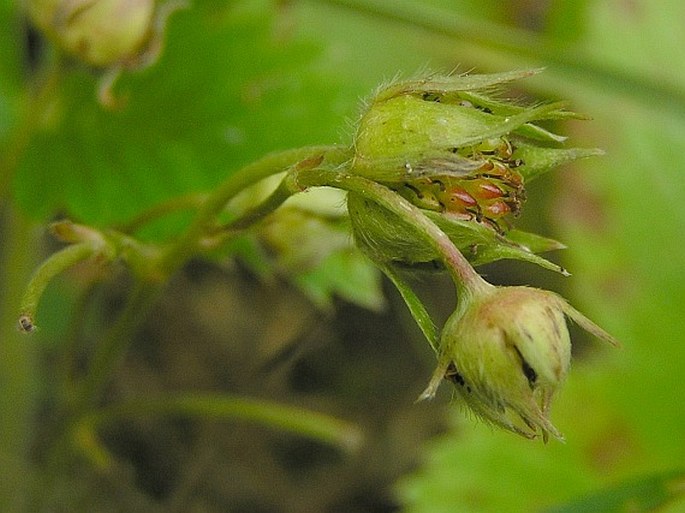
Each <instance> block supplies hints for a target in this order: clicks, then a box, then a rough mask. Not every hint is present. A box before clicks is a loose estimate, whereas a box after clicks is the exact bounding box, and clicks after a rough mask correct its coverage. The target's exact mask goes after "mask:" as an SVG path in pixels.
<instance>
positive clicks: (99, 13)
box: [28, 0, 155, 67]
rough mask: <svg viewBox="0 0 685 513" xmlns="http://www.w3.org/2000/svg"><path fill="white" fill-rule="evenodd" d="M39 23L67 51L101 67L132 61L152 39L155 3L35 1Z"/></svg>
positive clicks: (31, 6)
mask: <svg viewBox="0 0 685 513" xmlns="http://www.w3.org/2000/svg"><path fill="white" fill-rule="evenodd" d="M28 7H29V12H30V14H31V16H32V17H33V19H34V21H35V22H36V24H37V25H38V26H39V27H40V28H41V29H43V30H44V31H46V32H47V34H48V35H49V36H51V37H52V38H53V39H54V40H55V41H56V42H57V43H58V44H59V45H60V46H61V47H62V48H63V49H64V50H65V51H67V52H68V53H71V54H72V55H75V56H77V57H78V58H80V59H81V60H83V61H85V62H86V63H88V64H90V65H92V66H97V67H108V66H111V65H113V64H117V63H122V62H125V61H129V60H132V59H133V58H134V56H135V55H136V54H138V53H140V52H142V51H143V49H144V48H145V46H146V45H147V43H148V42H149V40H150V37H151V34H152V25H153V20H154V15H155V1H154V0H97V1H94V0H49V1H48V0H33V1H30V2H29V3H28Z"/></svg>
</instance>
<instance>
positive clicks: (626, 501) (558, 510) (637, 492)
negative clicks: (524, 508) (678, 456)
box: [544, 470, 685, 513]
mask: <svg viewBox="0 0 685 513" xmlns="http://www.w3.org/2000/svg"><path fill="white" fill-rule="evenodd" d="M683 496H685V471H682V470H680V471H677V472H668V473H660V474H656V475H652V476H645V477H642V478H639V479H636V480H631V481H629V482H627V483H623V484H620V485H618V486H614V487H611V488H608V489H605V490H602V491H600V492H598V493H596V494H593V495H590V496H588V497H584V498H582V499H580V500H577V501H573V502H570V503H568V504H565V505H563V506H556V507H554V508H549V509H546V510H545V511H544V513H599V512H601V513H625V512H626V511H630V512H631V513H648V512H650V511H657V510H659V511H663V510H662V508H664V507H665V506H668V505H669V504H671V503H673V502H674V501H675V500H678V499H680V498H682V497H683Z"/></svg>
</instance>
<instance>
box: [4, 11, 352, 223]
mask: <svg viewBox="0 0 685 513" xmlns="http://www.w3.org/2000/svg"><path fill="white" fill-rule="evenodd" d="M278 21H279V19H278V16H277V13H275V12H274V11H273V9H271V10H267V9H266V8H265V7H264V4H263V2H257V1H242V2H233V3H231V4H229V5H228V6H226V7H224V8H223V9H222V10H217V9H216V7H215V6H209V5H203V4H200V5H199V6H197V7H194V8H192V9H189V10H186V11H182V12H179V13H177V14H176V15H174V17H172V19H171V23H170V27H169V31H168V34H167V39H168V41H167V45H166V48H165V51H164V53H163V55H162V58H161V59H160V61H159V62H158V63H157V64H156V65H154V66H152V67H151V68H150V69H148V70H146V71H144V72H140V73H133V74H127V75H126V76H124V77H123V79H122V80H120V82H119V83H118V84H117V86H116V89H115V94H117V95H118V96H119V97H121V98H124V99H125V100H126V102H125V105H124V106H122V107H121V108H120V109H119V110H116V111H114V112H110V111H106V110H104V109H103V108H102V107H101V106H100V105H98V104H97V102H96V98H95V94H96V87H97V84H96V78H97V74H96V73H92V74H88V73H86V72H85V71H79V70H74V71H73V72H71V73H70V74H69V75H68V77H67V78H66V80H65V83H64V86H63V88H62V90H61V91H59V96H56V97H55V98H54V107H53V109H52V110H53V116H52V119H51V120H50V124H49V126H45V127H43V130H42V131H41V132H40V133H38V134H36V136H35V137H34V140H33V143H32V144H31V146H30V148H29V149H28V151H27V154H26V158H25V159H24V161H23V166H22V167H21V169H20V171H19V173H18V176H17V177H16V180H15V183H14V189H15V190H14V192H15V194H16V197H17V199H18V201H19V202H20V204H21V205H22V206H23V207H24V208H25V209H26V210H27V211H29V212H31V214H32V215H34V216H37V217H40V218H47V217H50V216H53V215H55V213H57V212H63V211H65V212H66V213H67V214H68V215H70V216H74V217H75V218H77V219H78V220H80V221H82V222H85V223H89V224H95V225H98V226H103V225H111V224H113V223H121V222H123V221H125V220H127V219H129V218H130V217H132V216H134V215H135V214H137V213H139V212H140V211H141V210H142V209H143V208H145V207H149V206H151V205H153V204H155V203H158V202H160V201H163V200H165V199H168V198H170V197H173V196H177V195H180V194H185V193H188V192H191V191H200V190H207V189H209V188H211V187H213V186H214V185H216V184H217V183H218V182H220V181H221V180H222V179H223V178H224V177H225V176H226V175H227V174H228V173H230V172H231V171H233V170H235V169H237V168H238V167H240V166H241V165H243V164H245V163H247V162H249V161H251V160H253V159H255V158H257V157H259V156H261V155H263V154H265V153H267V152H270V151H273V150H276V149H282V148H287V147H291V146H300V145H305V144H311V143H315V142H324V141H325V142H331V141H336V140H337V138H338V137H339V134H338V128H337V127H338V126H339V124H340V121H341V119H342V118H343V116H344V114H346V113H348V112H350V111H351V110H352V109H353V108H354V107H355V104H356V98H355V96H354V93H352V94H350V95H348V94H347V93H346V92H345V89H344V88H342V87H341V81H340V80H339V79H340V78H341V77H342V78H344V77H343V76H342V75H339V76H338V77H336V78H332V77H327V76H322V75H321V74H317V71H316V70H315V68H314V66H313V63H314V62H315V60H316V58H317V56H319V55H320V51H321V48H320V45H318V44H314V43H310V42H306V41H303V40H302V39H300V38H297V37H294V36H291V35H289V34H288V33H285V32H284V33H282V34H281V33H279V32H278V30H277V28H278V27H277V23H278ZM340 96H342V98H344V99H345V101H343V102H341V101H340V99H339V98H340ZM340 105H344V106H345V109H350V110H349V111H344V112H341V108H340ZM36 184H40V186H37V185H36Z"/></svg>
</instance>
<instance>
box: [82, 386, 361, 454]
mask: <svg viewBox="0 0 685 513" xmlns="http://www.w3.org/2000/svg"><path fill="white" fill-rule="evenodd" d="M146 415H170V416H186V417H203V418H213V419H225V418H227V419H237V420H245V421H252V422H257V423H260V424H264V425H267V426H270V427H274V428H278V429H281V430H284V431H288V432H290V433H294V434H297V435H301V436H306V437H309V438H313V439H315V440H319V441H321V442H325V443H330V444H334V445H338V446H340V447H342V448H344V449H346V450H354V449H356V448H358V447H359V445H360V443H361V439H362V435H361V433H360V431H359V430H358V428H357V427H356V426H355V425H353V424H350V423H348V422H345V421H342V420H340V419H337V418H335V417H331V416H329V415H324V414H321V413H317V412H313V411H311V410H306V409H303V408H298V407H294V406H287V405H283V404H280V403H275V402H271V401H263V400H260V399H249V398H246V397H236V396H231V395H226V394H221V395H210V394H186V395H182V396H179V397H170V398H156V399H137V400H134V401H129V402H126V403H121V404H116V405H112V406H107V407H105V408H101V409H99V410H94V411H91V412H89V413H87V414H86V415H84V416H83V417H81V419H80V421H79V425H78V426H77V427H76V428H77V429H79V428H83V427H84V426H85V427H87V428H89V429H90V430H94V429H96V428H97V427H98V426H99V425H101V424H104V423H107V422H112V421H114V420H117V419H120V418H122V417H140V416H146Z"/></svg>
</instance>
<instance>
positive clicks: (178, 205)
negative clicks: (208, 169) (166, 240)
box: [119, 193, 207, 233]
mask: <svg viewBox="0 0 685 513" xmlns="http://www.w3.org/2000/svg"><path fill="white" fill-rule="evenodd" d="M206 198H207V194H204V193H192V194H187V195H185V196H180V197H177V198H171V199H170V200H168V201H164V202H162V203H159V204H157V205H155V206H153V207H152V208H150V209H148V210H146V211H144V212H143V213H141V214H140V215H138V216H136V217H135V218H134V219H132V220H131V221H129V222H128V223H126V224H125V225H123V226H121V227H120V229H119V230H120V231H121V232H123V233H135V232H136V231H137V230H139V229H141V228H142V227H143V226H145V225H146V224H148V223H151V222H153V221H156V220H157V219H160V218H162V217H164V216H166V215H168V214H173V213H175V212H181V211H183V210H192V209H197V208H199V207H200V206H201V205H202V204H203V202H204V201H205V200H206Z"/></svg>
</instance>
